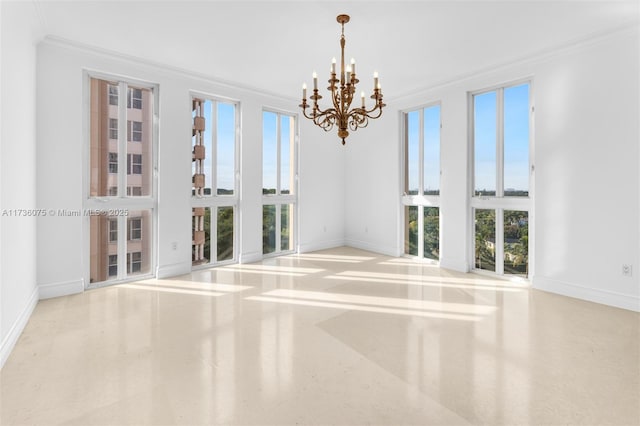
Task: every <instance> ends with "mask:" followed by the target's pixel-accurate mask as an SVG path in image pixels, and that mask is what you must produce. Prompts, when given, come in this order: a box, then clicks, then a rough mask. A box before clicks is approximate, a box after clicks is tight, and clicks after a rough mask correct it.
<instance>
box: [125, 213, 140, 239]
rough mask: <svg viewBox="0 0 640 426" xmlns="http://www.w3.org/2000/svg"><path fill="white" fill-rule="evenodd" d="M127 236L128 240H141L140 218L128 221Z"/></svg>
mask: <svg viewBox="0 0 640 426" xmlns="http://www.w3.org/2000/svg"><path fill="white" fill-rule="evenodd" d="M127 233H128V234H129V240H130V241H132V240H141V239H142V218H140V217H136V218H132V219H129V228H128V230H127Z"/></svg>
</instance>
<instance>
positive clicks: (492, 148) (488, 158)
mask: <svg viewBox="0 0 640 426" xmlns="http://www.w3.org/2000/svg"><path fill="white" fill-rule="evenodd" d="M473 141H474V155H475V163H474V165H475V179H474V185H475V186H474V191H475V195H496V92H489V93H484V94H482V95H475V96H474V97H473Z"/></svg>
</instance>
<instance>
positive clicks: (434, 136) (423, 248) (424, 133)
mask: <svg viewBox="0 0 640 426" xmlns="http://www.w3.org/2000/svg"><path fill="white" fill-rule="evenodd" d="M440 128H441V125H440V105H439V104H433V105H429V106H427V107H424V108H420V109H417V110H412V111H409V112H406V113H404V167H403V170H404V190H403V192H404V196H403V197H402V204H403V205H404V230H405V232H404V240H405V241H404V245H405V250H404V252H405V254H407V255H410V256H418V257H420V258H427V259H433V260H439V259H440V207H439V206H440V197H439V195H440Z"/></svg>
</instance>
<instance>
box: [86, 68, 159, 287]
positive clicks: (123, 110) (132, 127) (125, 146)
mask: <svg viewBox="0 0 640 426" xmlns="http://www.w3.org/2000/svg"><path fill="white" fill-rule="evenodd" d="M88 78H89V86H88V87H89V89H90V91H89V93H88V94H87V95H88V97H89V99H88V102H87V103H86V104H87V105H89V106H90V111H88V112H87V114H86V117H87V120H88V124H89V128H90V131H89V132H88V135H89V137H90V139H89V158H88V161H87V163H86V166H85V167H86V169H85V171H86V174H85V175H86V176H87V177H88V185H87V187H88V194H87V197H86V198H85V200H84V206H83V207H84V208H86V209H87V210H91V211H96V212H97V211H101V212H105V211H107V212H120V213H114V214H113V215H104V214H93V215H91V216H90V217H89V218H88V224H86V225H85V226H87V227H88V228H89V232H88V233H87V235H88V238H89V241H88V244H87V246H88V247H89V254H88V256H87V258H88V259H89V276H88V279H87V282H88V283H90V284H89V286H94V285H99V284H100V283H104V282H117V281H122V280H125V279H127V277H128V275H129V274H131V273H136V274H143V275H144V274H148V275H150V274H152V271H153V269H154V268H153V264H152V263H153V256H152V254H153V253H154V251H155V247H154V244H155V242H154V241H153V238H152V237H153V233H152V232H151V230H152V229H153V221H154V217H155V215H154V209H155V207H156V203H157V200H156V198H155V194H154V191H153V188H154V183H155V180H154V177H153V174H152V170H153V169H154V167H155V161H156V160H155V156H154V155H153V151H154V144H155V140H154V138H155V135H157V131H154V129H155V128H156V126H157V124H154V122H156V120H154V108H155V102H154V92H155V90H157V88H155V87H154V86H152V85H148V86H147V87H142V86H143V84H136V85H131V84H129V83H128V82H126V81H120V82H115V81H107V80H103V79H99V78H91V77H88ZM125 93H126V94H127V95H128V96H127V104H128V105H129V106H130V107H127V105H125V104H124V102H123V101H124V99H122V98H120V99H119V98H118V95H119V94H125ZM143 99H144V101H143ZM105 126H106V127H107V128H108V130H107V131H105ZM143 134H144V137H143V136H142V135H143ZM128 140H132V141H135V142H136V143H128ZM143 163H144V167H142V165H143ZM128 253H137V254H135V255H133V257H131V256H127V254H128Z"/></svg>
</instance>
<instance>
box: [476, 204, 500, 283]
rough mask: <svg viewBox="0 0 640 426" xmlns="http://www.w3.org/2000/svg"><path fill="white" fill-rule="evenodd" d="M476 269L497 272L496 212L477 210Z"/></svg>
mask: <svg viewBox="0 0 640 426" xmlns="http://www.w3.org/2000/svg"><path fill="white" fill-rule="evenodd" d="M475 222H476V238H475V259H476V260H475V265H476V266H475V267H476V268H477V269H485V270H488V271H495V270H496V252H495V243H496V211H495V210H482V209H477V210H476V217H475Z"/></svg>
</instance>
